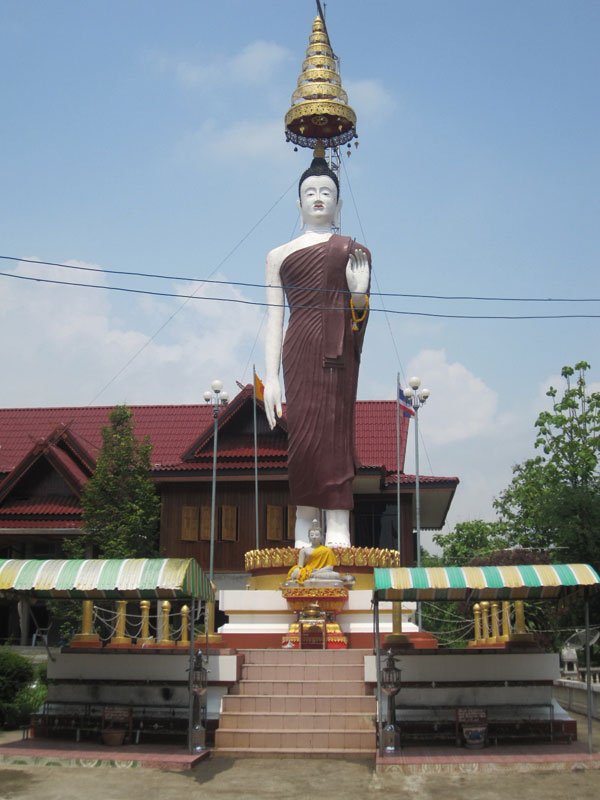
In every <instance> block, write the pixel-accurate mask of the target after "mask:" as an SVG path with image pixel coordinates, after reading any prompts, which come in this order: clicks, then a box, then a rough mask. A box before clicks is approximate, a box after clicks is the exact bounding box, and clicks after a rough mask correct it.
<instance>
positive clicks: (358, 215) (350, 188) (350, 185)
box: [341, 159, 406, 383]
mask: <svg viewBox="0 0 600 800" xmlns="http://www.w3.org/2000/svg"><path fill="white" fill-rule="evenodd" d="M341 162H342V166H343V168H344V175H345V176H346V183H347V184H348V189H349V191H350V197H351V198H352V205H353V206H354V212H355V214H356V218H357V219H358V225H359V227H360V230H361V233H362V235H363V238H364V240H365V245H366V244H367V236H366V234H365V229H364V228H363V224H362V220H361V218H360V213H359V211H358V205H357V203H356V198H355V197H354V192H353V191H352V184H351V183H350V176H349V175H348V170H347V169H346V164H345V162H344V159H341ZM371 272H372V275H373V278H374V279H375V284H376V286H377V289H378V291H377V295H378V296H381V287H380V286H379V279H378V278H377V270H375V269H374V270H371ZM381 304H382V306H383V312H384V314H385V321H386V322H387V326H388V331H389V334H390V339H391V340H392V345H393V347H394V352H395V353H396V359H397V361H398V367H399V368H400V372H401V374H402V380H403V381H404V383H406V375H405V373H404V367H403V365H402V359H401V358H400V352H399V350H398V347H397V345H396V339H395V337H394V331H393V330H392V324H391V322H390V318H389V317H388V314H387V310H386V308H385V304H384V303H383V300H382V301H381Z"/></svg>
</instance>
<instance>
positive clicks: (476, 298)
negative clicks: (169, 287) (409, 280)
mask: <svg viewBox="0 0 600 800" xmlns="http://www.w3.org/2000/svg"><path fill="white" fill-rule="evenodd" d="M348 188H349V190H350V195H351V196H352V198H353V199H354V197H353V195H352V188H351V186H350V184H348ZM355 208H356V203H355ZM356 213H357V216H358V211H356ZM261 221H262V219H261V220H259V222H261ZM258 224H259V223H257V225H258ZM297 225H298V220H297V219H296V222H295V224H294V228H293V230H292V236H291V237H290V238H293V237H294V233H295V230H296V227H297ZM359 226H360V229H361V232H362V233H363V238H364V239H365V245H366V236H365V235H364V231H363V227H362V223H360V218H359ZM255 227H256V225H255V226H254V228H255ZM254 228H252V229H251V230H250V231H249V232H248V234H246V237H244V238H247V237H248V236H249V234H250V233H251V232H252V230H254ZM243 241H244V239H242V240H240V242H238V244H237V245H236V247H234V248H233V250H231V251H230V252H229V253H228V254H227V256H225V258H224V259H223V260H222V261H221V262H220V263H219V264H218V265H217V266H216V267H215V268H214V269H213V270H212V272H210V273H209V276H208V277H207V278H190V277H187V276H181V275H161V274H159V273H154V272H135V271H132V270H121V269H108V268H107V267H84V266H83V265H81V264H63V263H61V262H59V261H42V260H40V259H35V258H20V257H18V256H6V255H0V259H1V260H4V261H16V262H19V261H21V262H23V263H24V264H38V265H41V266H46V267H58V268H59V269H70V270H78V271H80V272H96V273H100V274H104V275H123V276H125V277H131V278H151V279H152V280H165V281H182V282H185V283H200V284H203V283H209V284H215V285H217V286H240V287H244V288H253V289H267V288H269V284H266V283H251V282H249V281H229V280H216V279H211V277H210V276H211V275H214V274H215V272H217V270H219V269H220V267H222V266H223V264H224V263H225V261H227V260H228V259H229V258H230V256H231V255H233V253H234V252H235V251H236V250H237V249H238V247H239V245H240V244H241V243H242V242H243ZM0 274H2V275H8V274H13V273H5V272H3V273H0ZM373 276H374V277H375V278H376V274H375V272H374V273H373ZM283 288H284V289H300V288H301V289H305V288H306V287H305V286H302V287H299V286H283ZM310 289H311V291H314V292H324V293H331V292H341V293H343V294H351V292H350V290H349V289H340V290H338V289H325V288H322V287H319V286H313V287H310ZM369 294H370V296H371V297H401V298H404V299H407V300H452V301H454V300H462V301H469V302H497V303H600V297H493V296H483V295H444V294H418V293H416V292H381V291H377V292H369Z"/></svg>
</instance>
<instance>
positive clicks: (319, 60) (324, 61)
mask: <svg viewBox="0 0 600 800" xmlns="http://www.w3.org/2000/svg"><path fill="white" fill-rule="evenodd" d="M311 67H326V68H327V69H331V70H334V71H335V61H334V60H333V58H331V56H325V55H319V56H307V57H306V58H305V59H304V61H303V62H302V72H307V71H308V70H309V69H310V68H311Z"/></svg>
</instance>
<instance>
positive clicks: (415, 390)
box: [404, 376, 430, 630]
mask: <svg viewBox="0 0 600 800" xmlns="http://www.w3.org/2000/svg"><path fill="white" fill-rule="evenodd" d="M420 386H421V379H420V378H417V377H416V376H413V377H412V378H411V379H410V380H409V381H408V388H406V389H404V397H405V399H406V401H407V402H408V403H410V405H411V406H412V408H413V410H414V412H415V502H416V506H417V507H416V517H417V567H420V566H421V494H420V487H419V409H420V408H421V407H422V406H424V405H425V403H426V402H427V398H428V397H429V394H430V392H429V389H419V387H420ZM422 627H423V626H422V614H421V604H420V603H419V630H421V629H422Z"/></svg>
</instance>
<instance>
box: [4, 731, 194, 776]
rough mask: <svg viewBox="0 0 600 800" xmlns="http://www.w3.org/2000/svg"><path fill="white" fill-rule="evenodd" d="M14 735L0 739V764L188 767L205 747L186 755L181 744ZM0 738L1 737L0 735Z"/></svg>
mask: <svg viewBox="0 0 600 800" xmlns="http://www.w3.org/2000/svg"><path fill="white" fill-rule="evenodd" d="M14 735H15V736H17V735H18V736H19V738H18V739H15V740H13V741H6V740H4V741H3V742H1V743H0V764H3V765H9V764H26V765H38V766H44V767H52V766H61V767H121V768H123V767H146V768H154V769H169V770H188V769H192V768H193V767H195V766H196V764H198V762H199V761H201V760H202V759H203V758H208V756H209V751H208V750H205V751H203V752H202V753H194V755H189V754H188V753H187V751H186V750H185V749H184V748H183V747H182V746H181V745H172V744H137V745H123V746H122V747H107V746H105V745H101V744H99V743H98V742H73V741H66V740H62V739H28V740H26V741H22V740H21V738H20V733H19V734H14ZM3 738H4V737H3Z"/></svg>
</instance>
